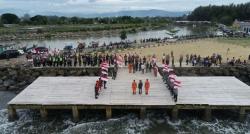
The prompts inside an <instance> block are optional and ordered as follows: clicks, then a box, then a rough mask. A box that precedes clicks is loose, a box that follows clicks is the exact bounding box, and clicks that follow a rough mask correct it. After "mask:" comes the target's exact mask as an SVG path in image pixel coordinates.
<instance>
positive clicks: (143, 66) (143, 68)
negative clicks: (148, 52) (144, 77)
mask: <svg viewBox="0 0 250 134" xmlns="http://www.w3.org/2000/svg"><path fill="white" fill-rule="evenodd" d="M141 71H142V74H144V72H145V65H144V63H143V64H142V65H141Z"/></svg>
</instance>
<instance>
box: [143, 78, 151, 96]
mask: <svg viewBox="0 0 250 134" xmlns="http://www.w3.org/2000/svg"><path fill="white" fill-rule="evenodd" d="M144 87H145V93H146V95H148V91H149V88H150V83H149V80H148V79H147V80H146V82H145V86H144Z"/></svg>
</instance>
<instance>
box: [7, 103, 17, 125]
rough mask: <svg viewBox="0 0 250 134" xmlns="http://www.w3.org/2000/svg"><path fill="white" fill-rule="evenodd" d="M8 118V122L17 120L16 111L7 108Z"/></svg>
mask: <svg viewBox="0 0 250 134" xmlns="http://www.w3.org/2000/svg"><path fill="white" fill-rule="evenodd" d="M8 116H9V117H8V118H9V120H10V121H13V120H15V119H16V118H17V114H16V109H15V108H13V107H11V106H9V107H8Z"/></svg>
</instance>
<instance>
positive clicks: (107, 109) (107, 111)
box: [106, 107, 112, 119]
mask: <svg viewBox="0 0 250 134" xmlns="http://www.w3.org/2000/svg"><path fill="white" fill-rule="evenodd" d="M111 117H112V109H111V107H106V118H107V119H110V118H111Z"/></svg>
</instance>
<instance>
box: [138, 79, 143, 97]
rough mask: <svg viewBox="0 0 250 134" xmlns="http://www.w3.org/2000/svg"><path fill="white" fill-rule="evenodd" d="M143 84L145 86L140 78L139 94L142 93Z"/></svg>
mask: <svg viewBox="0 0 250 134" xmlns="http://www.w3.org/2000/svg"><path fill="white" fill-rule="evenodd" d="M142 86H143V83H142V81H141V80H140V81H139V84H138V89H139V94H142Z"/></svg>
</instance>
